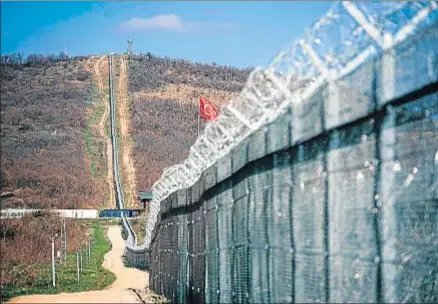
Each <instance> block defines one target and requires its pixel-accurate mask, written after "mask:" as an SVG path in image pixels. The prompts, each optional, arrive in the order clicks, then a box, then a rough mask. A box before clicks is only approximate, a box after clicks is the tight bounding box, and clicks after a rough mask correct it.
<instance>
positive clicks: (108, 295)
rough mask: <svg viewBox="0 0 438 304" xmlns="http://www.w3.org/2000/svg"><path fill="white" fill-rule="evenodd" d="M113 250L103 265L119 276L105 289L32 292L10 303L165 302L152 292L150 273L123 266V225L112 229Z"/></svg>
mask: <svg viewBox="0 0 438 304" xmlns="http://www.w3.org/2000/svg"><path fill="white" fill-rule="evenodd" d="M108 239H109V240H110V242H111V244H112V248H111V250H110V251H109V252H108V253H107V254H105V260H104V262H103V264H102V266H103V267H104V268H106V269H108V270H110V271H111V272H113V273H114V274H115V275H116V281H114V283H113V284H112V285H111V286H110V287H108V288H107V289H105V290H99V291H88V292H78V293H60V294H56V295H30V296H22V297H17V298H14V299H11V301H10V302H8V303H157V302H160V301H162V299H160V298H159V297H158V296H156V295H154V294H153V293H152V292H150V291H149V288H148V285H149V274H148V273H147V272H145V271H141V270H138V269H135V268H127V267H125V266H124V265H123V262H122V256H123V252H124V249H125V241H124V240H123V239H122V236H121V230H120V226H110V227H109V228H108Z"/></svg>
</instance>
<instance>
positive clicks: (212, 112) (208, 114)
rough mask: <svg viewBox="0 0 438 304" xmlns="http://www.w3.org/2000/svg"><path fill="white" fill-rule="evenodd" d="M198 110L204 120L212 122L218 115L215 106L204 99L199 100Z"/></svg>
mask: <svg viewBox="0 0 438 304" xmlns="http://www.w3.org/2000/svg"><path fill="white" fill-rule="evenodd" d="M199 109H200V111H201V117H202V118H203V119H205V120H213V119H215V118H216V117H217V116H218V115H219V113H218V111H217V108H216V106H215V105H214V104H213V103H212V102H211V101H210V100H208V99H206V98H204V97H201V98H200V99H199Z"/></svg>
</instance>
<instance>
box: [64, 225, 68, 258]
mask: <svg viewBox="0 0 438 304" xmlns="http://www.w3.org/2000/svg"><path fill="white" fill-rule="evenodd" d="M64 264H65V265H67V230H66V225H65V218H64Z"/></svg>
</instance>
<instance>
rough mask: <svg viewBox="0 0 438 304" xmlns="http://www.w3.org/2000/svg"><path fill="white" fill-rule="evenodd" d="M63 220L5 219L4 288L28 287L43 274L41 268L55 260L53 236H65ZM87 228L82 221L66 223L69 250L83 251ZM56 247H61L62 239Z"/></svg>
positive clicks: (50, 217) (0, 225)
mask: <svg viewBox="0 0 438 304" xmlns="http://www.w3.org/2000/svg"><path fill="white" fill-rule="evenodd" d="M61 226H62V220H61V218H60V217H59V216H57V215H56V214H50V213H47V214H42V215H40V216H26V217H24V218H22V219H4V220H2V221H1V223H0V234H1V254H0V262H1V263H0V267H1V285H2V286H26V285H30V284H32V283H33V282H34V281H35V279H36V278H37V277H38V276H39V275H40V272H41V267H40V266H41V265H43V264H48V263H50V261H51V255H50V254H51V251H50V250H51V249H50V248H51V243H50V242H51V236H52V235H54V234H58V236H60V233H61ZM86 229H87V228H86V226H85V225H83V224H81V223H80V222H78V221H69V220H67V221H66V231H67V239H68V242H67V246H68V248H67V251H68V252H69V253H71V252H75V251H77V250H78V249H79V248H83V244H82V243H80V242H81V240H83V239H84V234H85V231H86ZM55 248H58V249H59V248H61V244H60V237H57V238H56V239H55Z"/></svg>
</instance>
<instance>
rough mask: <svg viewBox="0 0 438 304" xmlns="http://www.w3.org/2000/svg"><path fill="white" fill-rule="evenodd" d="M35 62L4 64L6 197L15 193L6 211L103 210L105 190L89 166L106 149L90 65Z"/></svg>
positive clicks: (0, 181)
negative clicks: (96, 118) (96, 127)
mask: <svg viewBox="0 0 438 304" xmlns="http://www.w3.org/2000/svg"><path fill="white" fill-rule="evenodd" d="M32 58H33V57H30V59H28V61H26V62H25V63H22V64H14V63H12V64H11V63H7V62H6V64H5V60H2V66H1V150H0V152H1V156H2V157H1V174H0V190H1V192H2V193H4V192H6V191H8V192H12V193H13V196H12V198H10V199H8V200H4V201H3V202H2V207H3V208H4V207H7V206H23V205H24V206H27V207H35V208H44V207H58V208H62V207H66V208H81V207H83V208H93V207H94V208H95V207H98V206H99V205H100V204H101V203H102V201H103V196H104V193H105V188H104V183H103V182H102V181H101V180H100V179H99V178H98V176H94V175H97V174H93V173H94V172H91V171H92V170H91V166H90V163H91V162H94V160H93V155H92V151H93V149H95V147H96V146H98V145H99V143H98V142H96V141H95V140H94V139H93V136H94V135H93V131H92V130H90V124H92V123H93V122H92V121H90V115H93V114H94V113H93V107H94V105H95V104H96V102H97V100H98V98H97V96H96V89H95V86H94V83H93V79H92V75H91V73H90V72H89V71H87V70H86V66H87V64H89V63H90V60H91V58H82V57H78V58H73V59H53V58H49V60H47V57H44V56H41V58H42V59H41V58H40V60H38V59H36V60H32ZM97 166H99V164H97ZM101 170H104V168H101Z"/></svg>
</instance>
